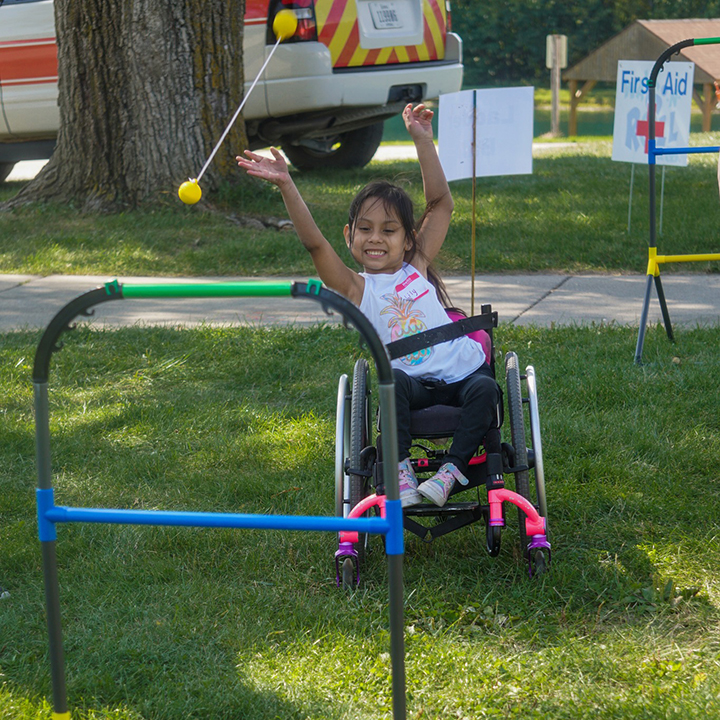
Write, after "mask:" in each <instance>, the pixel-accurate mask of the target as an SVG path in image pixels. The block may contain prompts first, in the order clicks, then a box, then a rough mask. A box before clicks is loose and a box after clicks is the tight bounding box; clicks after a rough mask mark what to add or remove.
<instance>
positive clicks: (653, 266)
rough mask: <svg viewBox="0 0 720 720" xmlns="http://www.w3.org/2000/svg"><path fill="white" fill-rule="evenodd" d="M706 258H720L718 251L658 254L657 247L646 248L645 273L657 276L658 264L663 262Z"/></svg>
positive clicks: (697, 260)
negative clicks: (692, 253)
mask: <svg viewBox="0 0 720 720" xmlns="http://www.w3.org/2000/svg"><path fill="white" fill-rule="evenodd" d="M708 260H720V253H699V254H696V255H658V254H657V248H655V247H651V248H648V267H647V274H648V275H654V276H658V275H659V274H660V268H659V266H660V265H662V264H663V263H672V262H703V261H708Z"/></svg>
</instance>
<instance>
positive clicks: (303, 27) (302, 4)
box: [266, 0, 318, 45]
mask: <svg viewBox="0 0 720 720" xmlns="http://www.w3.org/2000/svg"><path fill="white" fill-rule="evenodd" d="M280 10H292V11H293V12H294V13H295V15H296V16H297V19H298V24H297V30H296V31H295V34H294V35H293V36H292V37H291V38H290V39H289V40H286V41H285V42H305V41H307V40H317V39H318V38H317V24H316V22H315V3H314V2H313V0H271V2H270V7H269V8H268V24H267V40H266V42H267V44H268V45H274V44H275V40H276V38H275V34H274V33H273V31H272V24H273V20H274V19H275V15H276V14H277V13H278V12H279V11H280Z"/></svg>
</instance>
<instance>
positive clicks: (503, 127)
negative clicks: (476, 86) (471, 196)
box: [438, 87, 534, 181]
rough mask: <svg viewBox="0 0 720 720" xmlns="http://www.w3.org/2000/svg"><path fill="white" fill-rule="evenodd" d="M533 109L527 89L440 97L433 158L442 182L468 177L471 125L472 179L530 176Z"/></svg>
mask: <svg viewBox="0 0 720 720" xmlns="http://www.w3.org/2000/svg"><path fill="white" fill-rule="evenodd" d="M533 103H534V88H531V87H522V88H493V89H489V90H462V91H461V92H456V93H449V94H447V95H441V96H440V105H439V108H438V153H439V155H440V162H441V163H442V166H443V170H444V171H445V176H446V177H447V179H448V180H449V181H450V180H464V179H465V178H470V177H472V176H473V165H472V160H473V156H472V148H473V124H474V125H475V177H490V176H495V175H527V174H530V173H532V140H533ZM473 120H474V122H473Z"/></svg>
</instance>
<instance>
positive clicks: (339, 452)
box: [335, 375, 351, 517]
mask: <svg viewBox="0 0 720 720" xmlns="http://www.w3.org/2000/svg"><path fill="white" fill-rule="evenodd" d="M350 397H351V396H350V389H349V387H348V376H347V375H341V376H340V380H339V382H338V393H337V406H336V410H335V516H336V517H347V514H348V513H349V512H350V510H351V508H350V507H348V506H349V504H350V498H349V491H347V487H348V483H349V480H348V476H347V474H346V473H345V458H347V456H348V453H349V451H350Z"/></svg>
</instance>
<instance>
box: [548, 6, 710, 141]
mask: <svg viewBox="0 0 720 720" xmlns="http://www.w3.org/2000/svg"><path fill="white" fill-rule="evenodd" d="M709 37H720V18H713V19H709V20H706V19H699V20H636V21H635V22H633V23H632V24H631V25H628V26H627V27H626V28H625V29H624V30H623V31H622V32H620V33H618V34H617V35H615V37H613V38H610V40H608V41H607V42H606V43H604V44H603V45H601V46H600V47H599V48H598V49H597V50H594V51H593V52H591V53H590V54H589V55H588V56H587V57H586V58H584V59H583V60H581V61H580V62H579V63H576V64H575V65H573V66H572V67H570V68H568V69H567V70H566V71H565V72H564V73H563V76H562V77H563V80H566V81H567V82H568V84H569V87H570V117H569V123H568V133H569V134H570V135H577V106H578V105H579V103H580V102H581V101H582V99H583V97H585V96H586V95H587V93H588V92H589V91H590V90H591V89H592V88H593V87H594V85H595V83H597V82H613V83H614V82H616V80H617V64H618V60H653V61H654V60H657V59H658V57H659V56H660V54H661V53H662V52H663V51H665V50H667V48H669V47H671V46H672V45H674V44H675V43H678V42H680V41H682V40H687V39H689V38H709ZM672 60H679V61H683V62H694V63H695V87H694V88H693V98H694V100H695V102H696V103H697V105H698V107H699V108H700V110H701V111H702V115H703V125H702V126H703V130H704V131H705V132H707V131H709V130H710V121H711V114H712V110H713V108H714V107H715V103H716V98H715V86H714V82H715V80H720V46H718V45H700V46H694V47H689V48H685V49H684V50H683V51H682V52H680V53H679V54H678V55H674V56H673V57H672V58H671V61H672ZM700 88H701V89H700Z"/></svg>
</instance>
